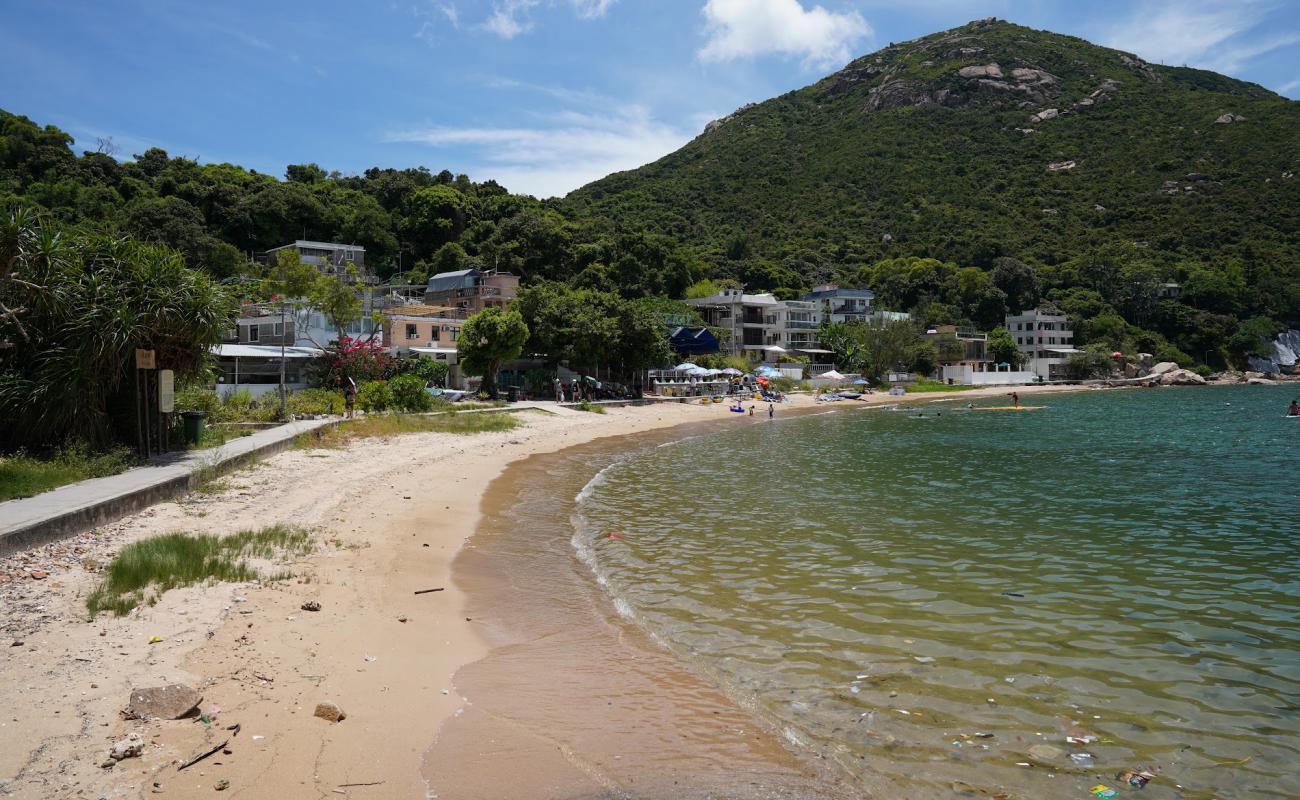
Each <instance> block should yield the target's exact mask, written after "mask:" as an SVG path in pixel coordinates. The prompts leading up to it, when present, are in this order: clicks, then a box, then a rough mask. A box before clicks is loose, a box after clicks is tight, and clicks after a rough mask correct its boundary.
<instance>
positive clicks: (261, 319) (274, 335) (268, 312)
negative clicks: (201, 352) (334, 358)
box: [221, 303, 298, 347]
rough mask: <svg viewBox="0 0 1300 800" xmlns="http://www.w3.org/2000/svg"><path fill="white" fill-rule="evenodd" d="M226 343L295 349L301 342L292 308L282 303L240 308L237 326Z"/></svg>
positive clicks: (253, 304) (229, 332) (257, 304)
mask: <svg viewBox="0 0 1300 800" xmlns="http://www.w3.org/2000/svg"><path fill="white" fill-rule="evenodd" d="M221 341H222V342H223V343H225V344H248V345H262V346H274V347H279V346H280V345H281V344H283V345H286V346H288V347H293V346H294V345H296V344H297V343H298V336H297V320H296V315H295V314H294V312H293V310H292V309H282V308H281V307H280V304H279V303H244V304H243V305H241V306H240V307H239V316H238V317H236V318H235V327H233V328H231V329H229V330H227V331H226V334H225V336H223V337H222V339H221Z"/></svg>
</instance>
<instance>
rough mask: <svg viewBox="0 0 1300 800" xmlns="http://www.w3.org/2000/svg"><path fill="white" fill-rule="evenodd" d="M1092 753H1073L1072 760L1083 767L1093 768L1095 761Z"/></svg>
mask: <svg viewBox="0 0 1300 800" xmlns="http://www.w3.org/2000/svg"><path fill="white" fill-rule="evenodd" d="M1093 758H1094V756H1093V754H1092V753H1071V754H1070V760H1071V761H1073V762H1074V763H1076V764H1078V765H1079V766H1081V767H1091V766H1092V761H1093Z"/></svg>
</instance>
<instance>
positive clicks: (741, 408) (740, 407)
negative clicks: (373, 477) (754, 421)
mask: <svg viewBox="0 0 1300 800" xmlns="http://www.w3.org/2000/svg"><path fill="white" fill-rule="evenodd" d="M756 405H757V404H756V403H750V404H749V416H751V417H752V416H754V408H755V407H756ZM727 408H728V410H730V411H734V412H735V413H737V414H743V413H744V412H745V404H744V403H742V402H741V401H740V400H736V403H735V405H732V406H728V407H727ZM775 416H776V405H775V404H774V403H768V404H767V418H768V419H771V418H773V417H775Z"/></svg>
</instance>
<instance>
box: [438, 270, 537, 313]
mask: <svg viewBox="0 0 1300 800" xmlns="http://www.w3.org/2000/svg"><path fill="white" fill-rule="evenodd" d="M518 294H519V276H517V275H511V274H510V273H508V272H497V271H495V270H490V271H487V272H483V271H482V270H477V269H462V270H457V271H456V272H440V273H438V274H437V275H434V276H433V277H432V278H430V279H429V283H428V286H426V287H425V290H424V302H425V303H426V304H428V305H431V306H448V307H450V308H453V309H456V310H457V311H459V312H461V313H462V314H464V315H465V316H469V315H471V314H477V313H478V312H480V311H482V310H483V309H485V308H505V307H507V306H509V305H510V304H511V303H512V302H514V299H515V297H516V296H517V295H518Z"/></svg>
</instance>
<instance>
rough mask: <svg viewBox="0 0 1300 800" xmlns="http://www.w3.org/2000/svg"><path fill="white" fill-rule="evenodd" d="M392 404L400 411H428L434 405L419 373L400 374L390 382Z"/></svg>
mask: <svg viewBox="0 0 1300 800" xmlns="http://www.w3.org/2000/svg"><path fill="white" fill-rule="evenodd" d="M388 390H389V394H391V395H392V405H393V407H394V408H397V409H398V410H400V411H428V410H429V406H430V405H432V402H431V401H432V399H433V398H431V397H430V396H429V393H428V392H426V391H425V390H424V381H423V380H421V379H420V377H419V376H417V375H409V374H408V375H398V376H397V377H396V378H393V379H392V380H391V381H389V382H388Z"/></svg>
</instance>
